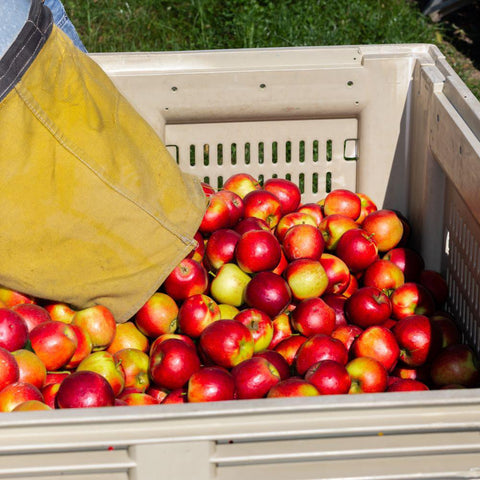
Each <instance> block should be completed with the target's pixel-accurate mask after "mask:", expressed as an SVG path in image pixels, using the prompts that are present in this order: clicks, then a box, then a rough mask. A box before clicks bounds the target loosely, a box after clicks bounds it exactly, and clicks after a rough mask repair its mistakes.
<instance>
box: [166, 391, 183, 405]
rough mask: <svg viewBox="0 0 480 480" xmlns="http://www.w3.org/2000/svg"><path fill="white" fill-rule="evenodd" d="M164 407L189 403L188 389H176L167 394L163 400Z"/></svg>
mask: <svg viewBox="0 0 480 480" xmlns="http://www.w3.org/2000/svg"><path fill="white" fill-rule="evenodd" d="M161 403H162V405H171V404H176V403H187V389H186V388H175V389H174V390H172V391H171V392H169V393H168V394H167V396H166V397H165V398H164V399H163V400H162V402H161Z"/></svg>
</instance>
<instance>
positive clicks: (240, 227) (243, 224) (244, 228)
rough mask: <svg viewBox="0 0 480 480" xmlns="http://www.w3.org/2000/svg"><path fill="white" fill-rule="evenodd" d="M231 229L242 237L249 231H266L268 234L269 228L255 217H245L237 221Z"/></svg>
mask: <svg viewBox="0 0 480 480" xmlns="http://www.w3.org/2000/svg"><path fill="white" fill-rule="evenodd" d="M233 229H234V230H235V231H236V232H237V233H239V234H240V235H243V234H244V233H246V232H249V231H250V230H266V231H268V232H270V227H269V226H268V224H267V222H266V221H265V220H262V219H261V218H257V217H246V218H242V219H241V220H239V222H238V223H237V224H236V225H235V226H234V227H233Z"/></svg>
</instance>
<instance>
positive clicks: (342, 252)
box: [335, 228, 378, 273]
mask: <svg viewBox="0 0 480 480" xmlns="http://www.w3.org/2000/svg"><path fill="white" fill-rule="evenodd" d="M335 253H336V255H337V256H338V257H340V258H341V259H342V260H343V261H344V262H345V263H346V264H347V266H348V268H349V269H350V272H352V273H358V272H362V271H363V270H365V269H366V268H367V267H368V266H370V265H371V264H372V263H373V262H374V261H375V260H377V259H378V250H377V246H376V243H375V242H374V241H373V239H372V236H371V235H370V234H369V233H368V232H366V231H365V230H362V229H361V228H355V229H352V230H348V231H346V232H345V233H344V234H343V235H342V236H341V238H340V240H339V241H338V243H337V248H336V249H335Z"/></svg>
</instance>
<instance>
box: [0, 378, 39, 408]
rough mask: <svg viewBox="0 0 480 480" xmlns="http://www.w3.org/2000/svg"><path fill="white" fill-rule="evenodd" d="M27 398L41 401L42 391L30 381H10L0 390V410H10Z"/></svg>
mask: <svg viewBox="0 0 480 480" xmlns="http://www.w3.org/2000/svg"><path fill="white" fill-rule="evenodd" d="M28 400H38V401H39V402H43V396H42V393H41V392H40V390H39V389H38V388H37V387H35V386H34V385H32V384H31V383H26V382H19V381H17V382H14V383H10V384H9V385H7V386H6V387H4V388H3V389H2V390H1V391H0V412H11V411H12V410H13V409H14V408H15V407H17V406H18V405H20V404H21V403H23V402H26V401H28Z"/></svg>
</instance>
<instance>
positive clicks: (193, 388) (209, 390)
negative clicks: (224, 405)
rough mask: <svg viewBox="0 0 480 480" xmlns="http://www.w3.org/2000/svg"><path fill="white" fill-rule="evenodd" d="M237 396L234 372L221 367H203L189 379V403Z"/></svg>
mask: <svg viewBox="0 0 480 480" xmlns="http://www.w3.org/2000/svg"><path fill="white" fill-rule="evenodd" d="M234 398H235V381H234V379H233V376H232V374H231V373H230V372H229V371H228V370H226V369H224V368H221V367H202V368H201V369H200V370H198V371H197V372H195V373H193V374H192V376H191V377H190V379H189V380H188V385H187V400H188V402H189V403H198V402H217V401H222V400H233V399H234Z"/></svg>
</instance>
